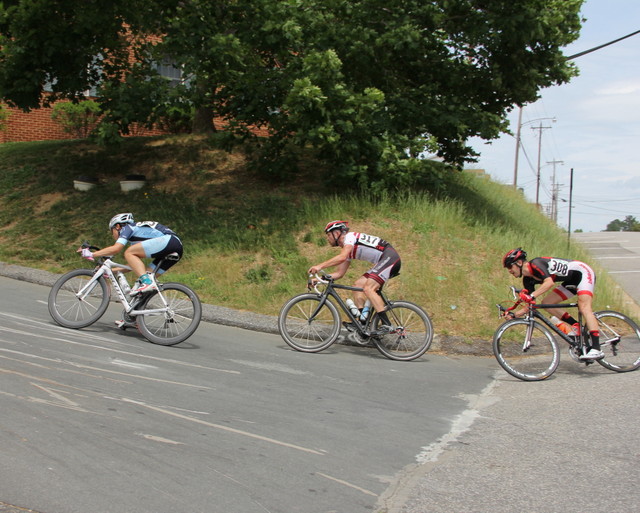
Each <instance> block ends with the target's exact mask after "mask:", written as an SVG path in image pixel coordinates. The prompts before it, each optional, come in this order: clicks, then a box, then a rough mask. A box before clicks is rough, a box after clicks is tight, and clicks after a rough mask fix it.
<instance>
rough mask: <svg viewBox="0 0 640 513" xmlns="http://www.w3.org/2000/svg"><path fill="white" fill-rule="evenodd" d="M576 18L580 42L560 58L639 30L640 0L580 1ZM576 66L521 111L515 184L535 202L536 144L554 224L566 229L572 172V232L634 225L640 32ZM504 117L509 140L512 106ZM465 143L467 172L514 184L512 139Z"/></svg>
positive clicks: (639, 204)
mask: <svg viewBox="0 0 640 513" xmlns="http://www.w3.org/2000/svg"><path fill="white" fill-rule="evenodd" d="M582 16H583V18H586V21H585V22H584V23H583V26H582V30H581V32H580V37H579V39H578V40H577V41H576V42H575V43H573V44H572V45H570V46H569V47H567V48H565V49H564V50H563V53H564V54H565V55H567V56H570V55H573V54H576V53H579V52H582V51H584V50H589V49H591V48H593V47H596V46H599V45H601V44H604V43H608V42H610V41H613V40H615V39H618V38H620V37H623V36H626V35H628V34H631V33H633V32H635V31H637V30H640V0H587V1H586V2H585V3H584V4H583V7H582ZM575 63H576V65H577V66H578V68H579V69H580V75H579V76H578V77H576V78H574V79H573V80H572V81H571V82H569V83H568V84H564V85H561V86H555V87H552V88H548V89H544V90H543V91H542V92H541V98H540V100H538V101H537V102H536V103H533V104H529V105H526V106H525V108H524V109H523V115H522V123H523V125H522V130H521V137H522V148H523V149H522V150H521V151H520V156H519V164H518V176H517V184H518V186H519V187H522V188H523V189H524V193H525V195H526V197H527V199H529V200H530V201H532V202H535V198H536V190H537V189H538V187H537V164H538V143H539V141H541V144H540V148H541V151H540V163H541V165H540V188H539V201H540V203H541V205H542V208H543V210H545V211H548V209H549V205H550V204H551V198H552V180H553V178H552V177H553V172H554V168H555V175H556V180H555V183H557V184H558V191H559V193H558V201H557V205H558V207H557V213H558V215H557V220H558V225H559V226H561V227H562V228H564V229H566V228H567V227H568V221H569V199H570V195H569V183H570V172H571V169H572V168H573V170H574V171H573V195H572V197H571V203H572V205H573V208H572V215H571V231H575V230H576V229H582V230H583V231H585V232H587V231H593V232H597V231H601V230H604V229H605V228H606V226H607V224H608V223H609V222H610V221H612V220H614V219H624V218H625V217H626V216H628V215H632V216H635V217H636V219H638V220H639V221H640V34H637V35H635V36H632V37H630V38H628V39H625V40H623V41H620V42H618V43H615V44H614V45H610V46H607V47H605V48H602V49H600V50H597V51H595V52H593V53H590V54H587V55H584V56H582V57H578V58H576V59H575ZM541 118H555V119H556V121H555V122H553V121H552V119H541ZM509 119H510V121H511V130H512V132H513V134H514V135H515V133H516V127H517V123H518V110H517V109H515V110H514V111H513V112H512V113H511V115H510V116H509ZM540 126H542V127H543V128H542V130H540ZM532 127H535V128H532ZM546 127H550V128H546ZM540 133H542V138H541V140H540V139H539V135H540ZM472 145H473V147H474V148H475V149H476V151H478V152H480V153H481V157H480V161H479V162H478V164H474V165H470V166H468V167H477V168H482V169H485V170H486V171H487V173H489V174H490V175H491V176H492V178H493V179H494V180H496V181H499V182H501V183H505V184H513V179H514V164H515V150H516V141H515V137H514V136H511V135H504V136H503V137H501V138H500V139H499V140H496V141H494V142H493V143H492V144H491V145H486V144H484V143H483V142H482V141H478V140H474V141H473V142H472ZM554 161H555V164H554V163H553V162H554ZM563 200H564V201H563Z"/></svg>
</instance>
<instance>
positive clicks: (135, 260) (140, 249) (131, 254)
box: [124, 241, 147, 277]
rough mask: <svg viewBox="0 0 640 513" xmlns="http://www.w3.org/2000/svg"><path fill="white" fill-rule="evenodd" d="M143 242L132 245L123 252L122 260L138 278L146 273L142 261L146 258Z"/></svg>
mask: <svg viewBox="0 0 640 513" xmlns="http://www.w3.org/2000/svg"><path fill="white" fill-rule="evenodd" d="M144 242H147V241H143V242H137V243H135V244H132V245H131V246H129V247H128V248H127V249H126V250H125V251H124V258H125V260H126V261H127V264H129V267H131V269H133V272H135V273H136V274H137V275H138V277H140V276H142V275H143V274H144V273H145V272H146V271H145V267H144V262H143V261H142V259H143V258H146V257H147V254H146V252H145V249H144V246H143V243H144Z"/></svg>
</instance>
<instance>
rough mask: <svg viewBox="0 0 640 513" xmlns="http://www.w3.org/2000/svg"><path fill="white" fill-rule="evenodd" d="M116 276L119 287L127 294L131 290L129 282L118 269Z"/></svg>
mask: <svg viewBox="0 0 640 513" xmlns="http://www.w3.org/2000/svg"><path fill="white" fill-rule="evenodd" d="M117 277H118V283H119V284H120V288H121V289H122V292H124V293H125V294H128V293H129V291H130V290H131V287H129V282H128V281H127V278H126V277H125V275H124V274H122V273H121V272H120V271H118V273H117Z"/></svg>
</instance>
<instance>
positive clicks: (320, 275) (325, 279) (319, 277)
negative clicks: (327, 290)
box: [307, 270, 333, 294]
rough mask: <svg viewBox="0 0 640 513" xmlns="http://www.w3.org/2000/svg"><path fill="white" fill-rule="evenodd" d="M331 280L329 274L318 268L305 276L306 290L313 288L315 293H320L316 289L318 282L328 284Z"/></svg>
mask: <svg viewBox="0 0 640 513" xmlns="http://www.w3.org/2000/svg"><path fill="white" fill-rule="evenodd" d="M314 279H315V281H314ZM332 282H333V278H332V277H331V275H330V274H327V273H325V272H324V271H322V270H320V271H319V272H317V273H315V274H309V276H308V277H307V290H311V289H312V288H313V290H315V291H316V293H317V294H321V292H320V291H319V290H318V283H322V284H324V285H328V284H329V283H332Z"/></svg>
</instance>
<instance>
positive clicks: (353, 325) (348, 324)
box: [342, 321, 357, 333]
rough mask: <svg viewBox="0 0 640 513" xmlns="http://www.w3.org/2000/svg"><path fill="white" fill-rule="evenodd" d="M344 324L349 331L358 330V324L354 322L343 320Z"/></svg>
mask: <svg viewBox="0 0 640 513" xmlns="http://www.w3.org/2000/svg"><path fill="white" fill-rule="evenodd" d="M342 326H343V327H344V328H346V330H347V331H350V332H351V333H354V332H355V331H357V329H356V325H355V324H353V323H352V322H348V321H342Z"/></svg>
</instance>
